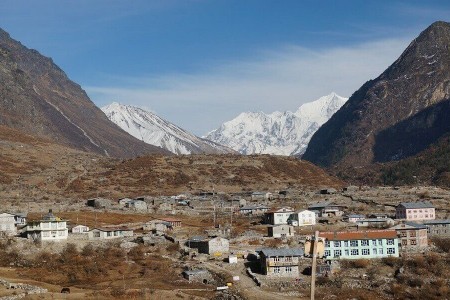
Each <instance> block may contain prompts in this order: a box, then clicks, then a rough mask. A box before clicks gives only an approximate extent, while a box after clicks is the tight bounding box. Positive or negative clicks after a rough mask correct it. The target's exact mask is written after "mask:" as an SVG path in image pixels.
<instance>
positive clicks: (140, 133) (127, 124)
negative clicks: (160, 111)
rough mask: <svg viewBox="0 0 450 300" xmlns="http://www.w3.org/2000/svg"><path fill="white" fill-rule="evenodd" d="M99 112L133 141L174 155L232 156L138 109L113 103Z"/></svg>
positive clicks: (211, 143)
mask: <svg viewBox="0 0 450 300" xmlns="http://www.w3.org/2000/svg"><path fill="white" fill-rule="evenodd" d="M102 110H103V112H104V113H105V114H106V116H107V117H108V119H109V120H111V121H112V122H114V123H115V124H117V125H118V126H119V127H120V128H122V129H123V130H125V131H126V132H128V133H129V134H131V135H132V136H134V137H135V138H137V139H139V140H142V141H143V142H145V143H147V144H150V145H154V146H158V147H161V148H163V149H166V150H168V151H170V152H172V153H174V154H200V153H209V154H220V153H234V151H233V150H231V149H229V148H227V147H225V146H221V145H218V144H216V143H214V142H212V141H206V140H205V139H202V138H199V137H197V136H195V135H193V134H192V133H189V132H187V131H186V130H184V129H182V128H180V127H178V126H176V125H175V124H173V123H170V122H169V121H166V120H164V119H162V118H161V117H159V116H157V115H156V114H154V113H152V112H149V111H146V110H143V109H141V108H139V107H134V106H131V105H123V104H119V103H116V102H114V103H112V104H110V105H107V106H104V107H102Z"/></svg>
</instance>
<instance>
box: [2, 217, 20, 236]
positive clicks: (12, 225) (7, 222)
mask: <svg viewBox="0 0 450 300" xmlns="http://www.w3.org/2000/svg"><path fill="white" fill-rule="evenodd" d="M0 232H2V233H3V234H6V235H15V234H17V228H16V221H15V219H14V215H13V214H8V213H1V214H0Z"/></svg>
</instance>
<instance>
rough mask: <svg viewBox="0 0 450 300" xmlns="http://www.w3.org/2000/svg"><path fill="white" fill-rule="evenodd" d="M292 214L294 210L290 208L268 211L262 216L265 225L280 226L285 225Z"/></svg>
mask: <svg viewBox="0 0 450 300" xmlns="http://www.w3.org/2000/svg"><path fill="white" fill-rule="evenodd" d="M292 213H294V210H293V209H292V208H290V207H282V208H278V209H272V210H269V211H267V212H266V213H265V214H264V216H265V221H266V223H267V224H271V225H280V224H287V223H288V219H289V217H290V216H291V214H292Z"/></svg>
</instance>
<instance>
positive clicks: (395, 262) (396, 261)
mask: <svg viewBox="0 0 450 300" xmlns="http://www.w3.org/2000/svg"><path fill="white" fill-rule="evenodd" d="M381 261H382V262H383V263H384V264H385V265H386V266H389V267H399V266H400V265H401V263H402V261H401V258H398V257H393V256H388V257H383V258H382V259H381Z"/></svg>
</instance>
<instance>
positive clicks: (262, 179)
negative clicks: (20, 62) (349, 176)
mask: <svg viewBox="0 0 450 300" xmlns="http://www.w3.org/2000/svg"><path fill="white" fill-rule="evenodd" d="M0 143H1V148H2V152H1V153H0V163H1V169H2V172H1V175H0V197H2V199H4V200H8V199H9V200H12V201H29V200H31V199H33V201H38V202H39V201H45V200H46V199H48V198H52V199H61V198H63V199H69V198H73V199H79V198H86V197H91V196H98V195H99V196H109V197H113V198H114V197H122V196H125V195H129V196H132V195H134V196H138V195H143V194H150V195H157V194H168V195H174V194H176V193H179V192H185V191H190V192H198V191H205V190H207V191H212V190H213V189H215V191H230V192H231V191H243V190H249V191H250V190H268V189H283V188H286V187H295V186H297V187H300V186H341V185H342V184H343V183H342V182H341V181H340V180H339V179H337V178H335V177H333V176H330V175H328V174H327V173H326V172H325V171H323V170H322V169H320V168H318V167H316V166H314V165H313V164H311V163H309V162H306V161H301V160H298V159H295V158H288V157H282V156H269V155H253V156H241V155H190V156H185V155H181V156H164V155H151V156H142V157H138V158H135V159H130V160H118V159H112V158H106V157H104V156H101V155H96V154H92V153H87V152H82V151H79V150H76V149H71V148H68V147H65V146H61V145H58V144H55V143H53V142H51V141H49V140H45V139H39V138H35V137H32V136H28V135H26V134H23V133H21V132H19V131H17V130H14V129H11V128H8V127H5V126H0Z"/></svg>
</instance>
